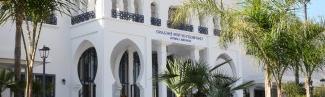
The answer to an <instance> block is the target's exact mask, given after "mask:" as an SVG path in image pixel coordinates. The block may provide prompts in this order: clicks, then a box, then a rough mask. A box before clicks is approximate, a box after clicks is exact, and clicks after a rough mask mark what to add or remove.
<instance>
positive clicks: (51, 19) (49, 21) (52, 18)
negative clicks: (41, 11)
mask: <svg viewBox="0 0 325 97" xmlns="http://www.w3.org/2000/svg"><path fill="white" fill-rule="evenodd" d="M27 20H28V21H32V17H27ZM44 23H46V24H50V25H57V18H56V16H55V15H54V14H53V15H50V16H49V17H48V18H47V20H46V21H44Z"/></svg>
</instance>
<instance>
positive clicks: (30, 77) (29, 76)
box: [25, 59, 33, 97]
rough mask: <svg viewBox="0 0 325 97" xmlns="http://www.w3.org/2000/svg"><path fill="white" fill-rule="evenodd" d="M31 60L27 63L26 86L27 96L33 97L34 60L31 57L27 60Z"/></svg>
mask: <svg viewBox="0 0 325 97" xmlns="http://www.w3.org/2000/svg"><path fill="white" fill-rule="evenodd" d="M27 61H29V62H27V63H28V65H27V67H26V68H27V71H26V73H27V74H26V75H27V79H26V87H25V97H32V86H33V67H32V66H33V61H31V59H29V60H27Z"/></svg>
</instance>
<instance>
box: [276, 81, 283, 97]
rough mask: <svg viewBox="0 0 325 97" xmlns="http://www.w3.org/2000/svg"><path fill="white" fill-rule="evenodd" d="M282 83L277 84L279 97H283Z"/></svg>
mask: <svg viewBox="0 0 325 97" xmlns="http://www.w3.org/2000/svg"><path fill="white" fill-rule="evenodd" d="M281 89H282V85H281V84H278V85H277V86H276V90H277V93H278V97H282V90H281Z"/></svg>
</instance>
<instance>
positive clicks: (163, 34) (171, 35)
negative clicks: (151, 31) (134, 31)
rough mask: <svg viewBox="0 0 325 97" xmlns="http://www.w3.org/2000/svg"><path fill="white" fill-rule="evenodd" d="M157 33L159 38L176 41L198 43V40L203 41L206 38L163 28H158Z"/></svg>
mask: <svg viewBox="0 0 325 97" xmlns="http://www.w3.org/2000/svg"><path fill="white" fill-rule="evenodd" d="M155 35H157V36H158V37H159V38H164V39H167V40H171V41H176V42H185V43H198V42H203V41H204V40H205V39H204V37H202V36H197V35H189V34H185V33H179V32H171V31H163V30H156V32H155Z"/></svg>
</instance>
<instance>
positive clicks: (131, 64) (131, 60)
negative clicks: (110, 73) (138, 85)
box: [122, 49, 135, 95]
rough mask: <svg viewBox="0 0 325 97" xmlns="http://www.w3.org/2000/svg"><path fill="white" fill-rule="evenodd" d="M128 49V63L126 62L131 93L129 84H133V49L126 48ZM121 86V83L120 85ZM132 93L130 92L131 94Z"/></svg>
mask: <svg viewBox="0 0 325 97" xmlns="http://www.w3.org/2000/svg"><path fill="white" fill-rule="evenodd" d="M127 51H128V58H129V59H128V60H129V64H128V66H129V68H128V72H129V84H128V85H129V87H130V88H129V94H131V91H132V87H131V85H132V84H134V82H135V81H134V80H133V67H134V66H133V65H134V64H133V59H134V58H133V52H134V50H131V49H128V50H127ZM122 86H123V85H122ZM131 95H132V94H131Z"/></svg>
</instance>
